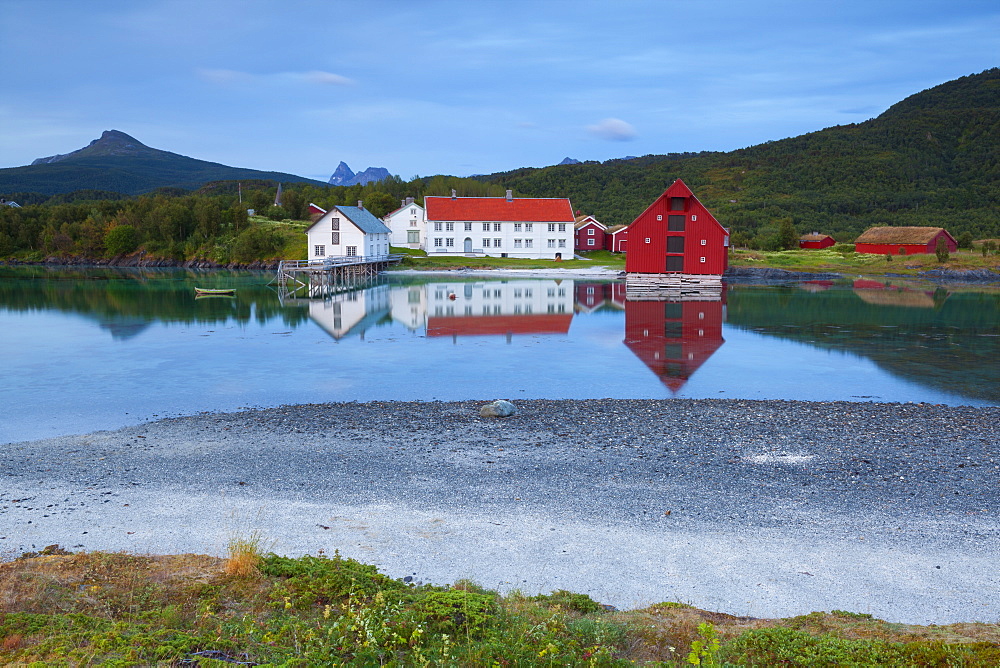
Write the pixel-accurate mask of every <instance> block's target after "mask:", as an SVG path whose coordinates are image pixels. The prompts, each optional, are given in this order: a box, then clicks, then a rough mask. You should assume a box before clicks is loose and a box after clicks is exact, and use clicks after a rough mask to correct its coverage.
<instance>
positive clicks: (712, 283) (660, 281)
mask: <svg viewBox="0 0 1000 668" xmlns="http://www.w3.org/2000/svg"><path fill="white" fill-rule="evenodd" d="M625 297H626V298H627V299H629V300H632V301H637V300H638V301H641V300H644V299H650V300H660V299H670V300H676V301H686V300H696V301H697V300H702V299H709V300H715V299H720V298H721V297H722V276H716V275H714V274H641V273H631V274H628V275H627V276H626V277H625Z"/></svg>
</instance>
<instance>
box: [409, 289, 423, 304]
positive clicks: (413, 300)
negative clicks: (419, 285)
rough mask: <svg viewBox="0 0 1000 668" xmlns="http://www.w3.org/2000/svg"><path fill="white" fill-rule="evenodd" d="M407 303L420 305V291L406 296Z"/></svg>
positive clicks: (410, 292)
mask: <svg viewBox="0 0 1000 668" xmlns="http://www.w3.org/2000/svg"><path fill="white" fill-rule="evenodd" d="M406 301H407V303H409V304H419V303H420V290H410V291H409V292H408V293H407V294H406Z"/></svg>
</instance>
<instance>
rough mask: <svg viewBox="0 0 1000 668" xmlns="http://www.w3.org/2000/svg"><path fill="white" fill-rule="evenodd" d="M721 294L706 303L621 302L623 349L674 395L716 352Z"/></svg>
mask: <svg viewBox="0 0 1000 668" xmlns="http://www.w3.org/2000/svg"><path fill="white" fill-rule="evenodd" d="M724 320H725V292H724V291H723V293H722V296H721V297H716V298H714V299H707V300H703V301H702V300H680V301H652V300H651V301H633V300H631V299H630V300H628V301H626V302H625V345H626V346H627V347H628V349H629V350H631V351H632V353H633V354H635V356H636V357H638V358H639V359H640V360H642V363H643V364H645V365H646V366H647V367H649V369H650V370H651V371H652V372H653V373H655V374H656V375H657V376H658V377H659V379H660V381H661V382H663V384H664V385H666V386H667V387H668V388H670V391H671V392H673V393H674V394H676V393H677V392H678V391H679V390H680V389H681V388H682V387H683V386H684V384H685V383H686V382H687V381H688V379H689V378H690V377H691V376H692V375H693V374H694V372H695V371H697V370H698V368H699V367H701V365H702V364H704V363H705V361H706V360H708V358H709V357H711V356H712V355H713V354H714V353H715V351H716V350H718V349H719V348H720V347H721V346H722V344H723V343H725V340H724V339H723V338H722V323H723V321H724Z"/></svg>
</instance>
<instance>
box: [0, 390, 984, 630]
mask: <svg viewBox="0 0 1000 668" xmlns="http://www.w3.org/2000/svg"><path fill="white" fill-rule="evenodd" d="M482 403H484V402H481V401H461V402H384V401H374V402H367V403H353V402H352V403H341V404H305V405H298V406H282V407H277V408H266V409H254V410H247V411H241V412H237V413H205V414H199V415H194V416H187V417H176V418H167V419H163V420H159V421H156V422H151V423H146V424H142V425H138V426H135V427H125V428H122V429H118V430H114V431H103V432H95V433H92V434H83V435H77V436H70V437H61V438H52V439H47V440H41V441H31V442H23V443H13V444H10V445H9V446H8V447H7V448H6V449H5V450H4V451H3V452H2V454H0V469H2V470H3V471H4V472H5V475H4V481H5V485H4V489H3V491H2V492H0V518H2V520H0V526H3V527H5V528H3V529H0V557H2V558H3V559H9V558H13V557H16V556H18V555H19V554H21V553H22V552H27V551H32V550H37V549H41V548H42V547H44V546H45V545H50V544H53V543H59V544H60V545H62V546H63V547H64V548H66V549H69V550H87V551H92V550H111V551H117V550H126V551H130V552H136V553H184V552H200V553H206V554H222V553H223V552H224V551H225V545H226V543H227V541H228V539H230V538H232V537H234V536H240V535H243V536H246V535H249V534H250V533H252V532H255V531H259V532H260V533H261V535H262V536H263V537H264V539H265V541H273V544H272V545H269V547H270V548H271V549H273V550H274V551H276V552H278V553H281V554H290V555H298V554H305V553H311V554H316V553H317V552H318V550H320V549H322V550H324V551H325V552H326V553H328V554H331V553H332V552H333V551H334V549H339V550H340V553H341V554H342V555H344V556H347V557H352V558H355V559H358V560H360V561H363V562H366V563H373V564H376V565H377V566H379V568H380V569H381V570H383V572H386V573H387V574H388V575H390V576H392V577H404V576H411V577H414V579H420V580H424V581H431V582H436V583H446V582H454V581H455V580H457V579H459V578H470V579H472V580H475V581H477V582H479V583H480V584H482V585H483V586H486V587H490V588H498V589H500V590H502V591H509V590H511V589H521V590H522V591H524V592H525V593H548V592H549V591H552V590H556V589H568V590H570V591H576V592H580V593H586V594H588V595H590V596H591V597H592V598H594V599H595V600H598V601H600V602H602V603H608V604H611V605H615V606H616V607H619V608H636V607H643V606H644V605H649V604H652V603H656V602H659V601H664V600H676V601H681V602H685V603H691V604H693V605H695V606H697V607H699V608H703V609H710V610H718V611H721V612H727V613H730V614H739V615H749V616H756V617H786V616H791V615H794V614H805V613H808V612H812V611H814V610H831V609H843V610H850V611H853V612H864V613H869V614H874V615H875V616H876V617H879V618H882V619H886V620H888V621H901V622H911V623H919V624H928V623H936V624H942V623H950V622H957V621H988V622H993V621H997V620H998V619H1000V602H998V601H996V600H995V596H993V595H992V593H993V592H995V591H996V590H997V589H998V586H1000V575H998V574H997V573H996V569H995V564H996V562H997V559H998V557H1000V541H998V540H997V539H998V537H1000V518H998V515H997V511H998V507H1000V504H998V491H997V490H996V488H995V484H994V483H995V477H996V471H997V469H996V467H997V466H998V465H1000V408H996V407H981V408H971V407H962V406H955V407H949V406H936V405H930V404H872V403H852V402H795V401H772V400H732V399H665V400H635V401H630V400H599V401H586V400H559V401H549V400H524V401H518V402H517V406H518V413H517V414H516V415H515V416H513V417H511V418H506V419H497V418H492V419H486V418H481V417H480V416H479V414H478V408H479V406H480V405H482ZM915 420H920V424H921V429H920V431H919V432H918V433H914V430H913V429H912V424H913V423H914V421H915ZM668 511H669V512H668Z"/></svg>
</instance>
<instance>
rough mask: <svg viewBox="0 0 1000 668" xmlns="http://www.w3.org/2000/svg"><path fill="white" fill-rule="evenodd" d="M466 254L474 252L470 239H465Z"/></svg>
mask: <svg viewBox="0 0 1000 668" xmlns="http://www.w3.org/2000/svg"><path fill="white" fill-rule="evenodd" d="M465 252H466V253H471V252H472V239H470V238H469V237H465Z"/></svg>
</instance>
